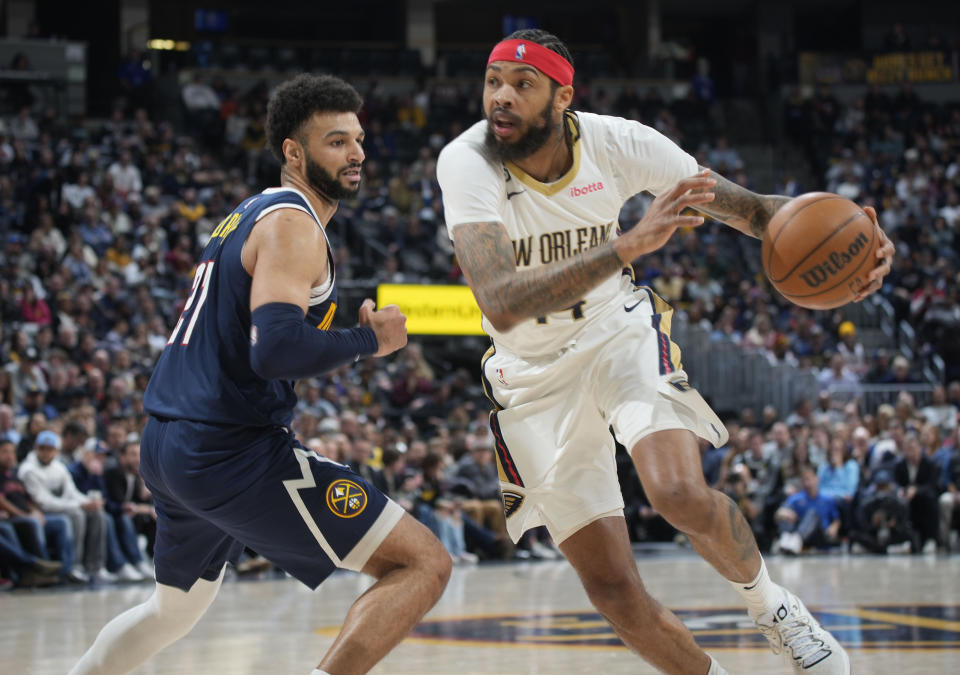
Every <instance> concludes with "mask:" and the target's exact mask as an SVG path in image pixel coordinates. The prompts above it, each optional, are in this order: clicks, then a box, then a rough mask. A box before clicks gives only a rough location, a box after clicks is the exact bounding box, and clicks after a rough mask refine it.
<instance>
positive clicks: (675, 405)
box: [591, 316, 727, 451]
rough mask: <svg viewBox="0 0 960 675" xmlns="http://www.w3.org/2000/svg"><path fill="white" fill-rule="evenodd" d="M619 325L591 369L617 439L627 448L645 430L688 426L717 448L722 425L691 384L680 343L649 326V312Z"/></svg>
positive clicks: (646, 433) (661, 329) (723, 437)
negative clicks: (682, 359) (647, 314)
mask: <svg viewBox="0 0 960 675" xmlns="http://www.w3.org/2000/svg"><path fill="white" fill-rule="evenodd" d="M637 318H638V319H639V318H640V317H637ZM648 322H649V323H648ZM621 328H622V330H620V331H618V332H617V333H616V334H611V336H610V340H609V341H608V342H607V344H605V345H604V348H603V349H602V350H601V351H600V353H599V354H598V357H597V359H596V360H595V362H594V364H593V371H592V373H591V379H592V381H593V382H594V385H595V387H596V392H597V393H596V397H597V400H598V403H599V405H600V408H601V409H602V410H604V411H605V412H606V419H607V420H608V421H609V423H610V425H611V426H612V427H613V431H614V433H615V434H616V436H617V439H618V440H619V441H620V443H622V444H623V445H624V446H625V447H626V448H627V449H628V450H630V451H632V450H633V449H634V447H635V446H636V444H637V443H638V442H639V441H640V440H641V439H643V438H645V437H647V436H649V435H650V434H653V433H655V432H658V431H665V430H674V429H687V430H689V431H691V432H693V433H694V434H695V435H697V436H700V437H702V438H705V439H707V440H709V441H710V442H711V443H713V444H714V445H715V446H718V447H719V445H721V444H722V443H725V442H726V439H727V432H726V428H725V427H724V425H723V423H722V422H721V420H720V418H719V417H717V415H716V413H715V412H714V411H713V410H712V409H711V408H710V406H709V405H708V404H707V402H706V401H704V400H703V397H702V396H701V395H700V393H699V392H698V391H697V390H696V389H694V388H693V387H691V386H690V383H689V381H688V380H687V374H686V372H684V370H683V369H682V367H681V363H680V351H679V347H677V346H676V345H675V344H674V343H673V342H672V341H671V340H670V336H669V332H668V331H666V330H664V326H662V325H656V326H655V325H653V322H652V321H651V319H650V317H649V316H648V317H646V321H632V322H630V323H625V324H624V325H623V326H622V327H621Z"/></svg>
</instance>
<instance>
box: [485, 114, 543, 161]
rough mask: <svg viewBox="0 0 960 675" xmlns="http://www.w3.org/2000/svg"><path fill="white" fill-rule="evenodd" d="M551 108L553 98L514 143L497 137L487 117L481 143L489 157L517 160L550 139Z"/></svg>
mask: <svg viewBox="0 0 960 675" xmlns="http://www.w3.org/2000/svg"><path fill="white" fill-rule="evenodd" d="M552 110H553V100H550V101H547V105H545V106H544V108H543V110H541V111H540V114H539V115H537V119H536V120H534V122H533V123H531V125H530V128H529V129H528V130H527V133H525V134H524V135H523V136H521V137H520V138H519V139H517V141H516V142H514V143H504V142H503V141H501V140H500V139H498V138H497V136H496V134H494V133H493V123H492V122H491V121H490V118H489V117H488V118H487V134H486V136H485V137H484V139H483V144H484V146H485V147H486V149H487V151H488V152H489V153H490V155H491V157H493V158H494V159H496V160H497V161H500V162H518V161H520V160H522V159H526V158H527V157H529V156H530V155H532V154H533V153H535V152H536V151H537V150H539V149H540V148H542V147H543V146H544V145H546V144H547V141H548V140H550V133H551V132H552V131H553V125H552V124H551V121H550V112H551V111H552ZM537 122H539V124H537Z"/></svg>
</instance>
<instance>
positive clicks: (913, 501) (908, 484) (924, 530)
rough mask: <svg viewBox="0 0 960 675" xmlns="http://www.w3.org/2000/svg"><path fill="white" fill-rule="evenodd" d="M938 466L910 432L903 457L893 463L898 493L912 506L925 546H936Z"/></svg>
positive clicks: (930, 548) (913, 519)
mask: <svg viewBox="0 0 960 675" xmlns="http://www.w3.org/2000/svg"><path fill="white" fill-rule="evenodd" d="M939 473H940V472H939V471H938V470H937V466H936V465H935V464H934V463H933V460H931V459H930V458H929V457H927V456H926V455H924V453H923V446H922V445H921V444H920V439H919V438H917V437H916V436H914V435H909V436H907V437H906V439H905V441H904V448H903V457H902V458H901V459H900V460H899V461H898V462H897V463H896V464H895V465H894V467H893V479H894V481H896V483H897V485H898V486H899V490H898V492H899V496H900V497H901V498H902V499H903V500H904V501H905V502H907V504H908V505H909V508H910V522H911V523H912V525H913V529H914V530H915V531H916V532H917V534H918V535H919V536H920V542H921V546H922V547H923V548H922V550H923V551H924V552H931V553H935V552H936V550H937V479H938V478H939Z"/></svg>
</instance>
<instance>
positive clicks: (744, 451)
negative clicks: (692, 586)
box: [0, 52, 960, 586]
mask: <svg viewBox="0 0 960 675" xmlns="http://www.w3.org/2000/svg"><path fill="white" fill-rule="evenodd" d="M201 56H202V55H199V56H198V57H197V61H196V62H195V63H192V64H187V65H189V66H191V67H189V68H184V69H180V68H169V69H165V70H164V72H163V73H162V74H157V75H156V76H155V75H154V73H153V72H151V70H150V69H148V68H146V67H145V66H144V63H145V62H144V60H143V55H142V54H140V53H138V52H130V53H129V54H128V56H127V57H126V59H125V60H123V62H122V63H121V64H120V69H119V72H118V74H117V75H116V86H115V90H116V91H117V92H119V94H118V95H117V96H115V97H114V98H112V99H111V101H110V103H109V106H107V108H108V109H107V110H106V111H104V114H102V115H97V116H84V115H76V114H75V115H73V116H70V117H67V116H64V115H61V114H59V112H58V111H57V110H56V109H55V108H54V107H53V106H51V105H49V104H48V103H46V102H44V101H43V100H42V98H43V97H41V96H38V95H37V92H36V91H34V90H32V89H31V87H30V86H26V85H25V86H22V87H17V88H14V89H11V91H10V94H9V95H8V96H7V97H6V99H5V101H6V106H7V109H6V112H5V114H3V115H2V116H0V237H2V239H0V246H2V251H0V362H2V363H3V367H2V369H0V577H3V578H4V581H0V584H4V585H10V584H11V583H16V584H19V585H22V586H34V585H49V584H57V583H69V582H73V583H78V584H85V583H88V582H90V581H91V580H93V581H96V582H106V583H113V582H118V581H136V580H142V579H147V578H149V577H150V576H151V566H150V563H149V560H150V552H151V550H152V539H153V536H154V530H153V523H154V519H155V513H154V512H153V510H152V506H151V504H150V496H149V493H148V492H147V491H146V490H145V488H144V486H143V483H142V481H141V480H140V479H139V477H138V475H137V465H138V459H139V444H138V439H139V432H140V430H141V429H142V427H143V424H144V421H145V417H144V412H143V408H142V394H143V391H144V388H145V386H146V383H147V381H148V379H149V376H150V372H151V369H152V366H153V363H154V361H155V359H156V358H157V356H158V354H159V353H160V351H162V349H163V348H164V346H165V344H166V340H167V335H168V332H169V330H170V328H171V326H172V325H173V321H174V320H175V318H176V316H177V315H178V314H179V312H180V311H181V309H182V306H183V304H184V302H185V300H186V297H187V295H188V294H189V291H190V287H191V281H192V274H193V270H194V261H195V259H196V255H197V253H198V252H199V250H200V249H201V248H202V246H203V245H204V243H205V242H206V239H207V238H208V236H209V234H210V232H211V231H212V230H213V229H214V228H215V227H216V225H217V223H218V222H219V220H220V219H221V218H222V217H223V216H224V215H225V214H227V213H228V212H229V210H230V209H231V208H232V207H233V206H234V205H235V204H236V203H237V202H239V201H241V200H242V199H244V198H245V197H247V196H249V195H251V194H254V193H256V192H258V191H259V190H261V189H263V188H265V187H268V186H271V185H274V184H276V183H277V180H278V175H279V173H278V165H277V163H276V161H275V160H274V159H273V158H272V157H271V156H270V154H269V151H268V150H267V149H266V148H265V132H264V121H265V110H266V103H267V100H268V97H269V93H270V90H271V86H272V84H271V83H273V84H275V81H276V79H277V78H273V79H272V80H268V79H266V78H261V79H254V80H252V81H251V80H231V78H230V77H229V76H228V75H224V74H223V72H222V71H221V70H217V69H205V68H203V67H201V66H203V65H204V64H203V59H202V58H201ZM574 56H575V58H576V57H577V53H576V52H575V54H574ZM588 62H589V59H588ZM10 67H11V68H12V69H21V70H27V69H29V68H30V64H29V62H28V61H25V57H24V56H23V55H18V56H17V57H16V58H15V59H14V61H13V62H12V63H11V64H10ZM481 67H482V66H481ZM472 74H474V75H476V77H469V78H465V79H444V78H435V77H420V78H418V79H416V81H415V83H414V84H413V85H412V86H410V87H407V88H406V89H404V88H402V87H400V88H398V86H397V85H396V83H393V84H392V85H391V86H384V84H383V83H382V82H381V81H379V80H378V79H374V78H369V77H367V78H363V79H362V80H358V81H357V82H356V85H357V87H358V89H359V90H360V91H361V93H362V94H363V96H364V99H365V106H364V109H363V112H362V115H361V118H362V120H361V121H362V122H363V125H364V127H365V129H366V132H367V139H366V142H365V151H366V154H367V160H366V162H365V166H364V182H363V185H362V188H361V191H360V193H359V194H358V195H357V197H356V198H355V199H352V200H350V201H348V202H342V203H341V206H340V210H339V212H338V213H337V216H336V218H335V220H334V221H333V222H332V223H331V224H330V225H329V227H328V233H329V234H330V235H331V239H332V241H333V244H334V247H335V249H336V256H337V260H336V264H337V274H338V281H339V283H340V285H341V298H343V303H342V304H341V307H342V310H341V312H339V313H338V322H339V324H340V325H350V324H352V323H353V321H354V317H355V312H356V308H357V307H358V305H359V301H360V300H362V298H363V297H364V296H367V295H370V296H372V295H373V294H374V292H375V288H376V285H377V284H378V283H382V282H403V283H447V284H459V283H463V279H462V276H461V273H460V271H459V269H458V267H457V264H456V260H455V258H454V256H453V252H452V247H451V245H450V242H449V239H448V237H447V234H446V229H445V226H444V222H443V203H442V195H441V193H440V191H439V187H438V184H437V181H436V158H437V155H438V153H439V151H440V150H441V148H442V147H443V146H444V144H445V143H447V142H448V141H449V140H451V139H452V138H453V137H455V136H456V135H457V134H459V133H460V132H461V131H462V130H463V129H465V128H467V127H468V126H469V125H471V124H472V123H474V122H475V121H476V120H478V119H479V118H480V117H481V110H480V106H479V101H480V84H481V82H480V78H479V72H477V73H472ZM281 79H282V78H281ZM688 84H689V86H687V87H685V88H684V89H683V91H682V93H679V94H676V93H674V94H672V93H670V92H666V93H665V92H664V90H663V89H662V88H658V87H641V86H638V85H635V83H633V81H626V80H625V81H624V82H622V83H620V84H617V85H614V86H611V85H610V83H609V81H608V80H606V79H603V80H601V79H599V78H596V79H592V78H590V77H580V79H579V81H578V82H577V89H576V90H577V100H576V102H575V105H574V108H575V109H577V110H587V111H594V112H601V113H607V114H614V115H621V116H624V117H627V118H630V119H636V120H639V121H641V122H643V123H645V124H648V125H650V126H653V127H655V128H656V129H658V130H659V131H661V132H662V133H664V134H665V135H667V136H669V137H670V138H672V139H674V140H675V141H676V142H677V143H679V144H680V145H681V146H682V147H683V148H684V149H686V150H687V151H688V152H690V153H691V154H693V155H695V156H696V157H697V159H698V160H699V162H700V163H701V164H702V165H705V166H709V167H711V168H713V169H715V170H717V171H719V172H721V173H723V174H724V175H726V176H728V177H730V178H731V179H732V180H734V181H736V182H738V183H740V184H742V185H744V186H746V187H749V188H751V189H756V190H760V191H775V192H777V193H781V194H788V195H792V196H794V195H798V194H801V193H803V192H806V191H811V190H818V189H825V190H829V191H832V192H837V193H839V194H841V195H843V196H846V197H849V198H850V199H853V200H855V201H857V202H858V203H860V204H863V205H871V206H874V207H875V208H876V209H877V211H878V213H879V217H880V221H881V223H882V225H883V227H884V229H885V231H886V232H887V234H888V236H889V237H890V238H891V240H893V242H894V243H895V244H896V247H897V252H898V256H897V260H896V264H895V266H894V270H893V272H892V273H891V274H890V275H889V276H888V277H887V283H886V285H885V286H884V288H883V289H882V291H881V292H880V293H879V294H878V296H879V297H876V298H873V299H871V301H870V302H869V303H865V304H866V305H868V306H866V307H862V308H851V309H845V310H840V311H835V312H810V311H807V310H803V309H801V308H798V307H796V306H793V305H791V304H789V303H788V302H786V301H785V300H783V298H781V297H780V296H778V295H777V294H776V293H775V292H773V291H772V290H771V289H770V287H769V285H768V284H767V283H766V280H765V279H764V277H763V275H762V272H761V270H760V264H759V243H758V242H756V241H755V240H750V239H748V238H746V237H743V236H742V235H740V234H739V233H737V232H735V231H734V230H732V229H731V228H728V227H726V226H723V225H722V224H719V223H708V224H706V225H704V226H703V227H701V228H698V229H697V230H696V231H695V232H694V231H690V232H679V233H678V234H677V235H676V236H675V237H674V238H673V239H672V240H671V242H670V243H669V244H668V245H667V246H665V247H664V248H663V249H661V250H660V251H658V252H657V253H655V254H653V255H650V256H648V257H646V258H644V259H641V260H638V261H636V263H635V265H634V267H635V272H636V279H637V282H638V283H642V284H645V285H649V286H651V287H652V288H654V289H655V290H656V291H657V292H658V293H659V294H660V295H662V296H663V297H664V298H665V299H666V300H668V301H669V302H670V303H671V304H673V306H674V307H675V308H676V310H677V313H678V322H679V323H681V324H682V325H684V326H686V327H688V328H690V327H696V328H697V329H698V330H700V331H701V332H702V333H703V334H704V335H707V336H709V340H710V341H712V342H713V343H716V344H720V343H723V344H726V345H736V348H737V349H738V350H739V351H742V352H743V353H744V354H754V355H761V356H762V357H763V359H764V360H765V361H766V362H767V363H769V364H771V365H772V366H777V367H780V368H781V369H786V371H784V372H788V373H801V372H803V373H807V374H812V377H813V378H814V381H815V383H816V386H815V388H814V390H812V391H810V392H807V393H806V394H805V395H803V396H797V397H795V399H794V400H791V401H790V402H789V405H786V406H781V408H780V409H778V408H777V407H775V406H773V405H770V404H769V402H768V401H764V400H762V399H759V398H758V399H757V400H755V401H754V402H753V404H751V405H749V406H737V407H732V408H731V407H730V406H728V405H726V403H725V401H724V400H722V398H721V397H716V398H714V399H713V400H711V403H712V404H713V405H714V407H715V408H716V409H717V410H718V411H719V412H721V413H722V415H723V417H724V419H725V421H726V423H727V426H728V429H729V431H730V442H729V444H728V445H727V446H725V447H723V448H720V449H713V448H711V447H709V446H705V447H704V450H703V467H704V474H705V476H706V478H707V480H708V482H710V483H711V484H712V485H714V486H716V487H717V488H718V489H722V490H724V491H725V492H727V493H728V494H729V495H730V496H731V497H732V498H733V499H734V500H735V501H736V502H737V503H738V504H739V505H740V507H741V508H742V509H743V511H744V512H745V513H746V514H747V516H748V518H749V520H750V522H751V523H752V525H753V527H754V530H755V532H756V534H757V537H758V539H759V540H760V542H761V546H762V548H763V549H764V550H773V551H776V552H782V553H784V554H800V553H802V552H803V551H806V550H824V549H827V550H829V549H833V550H844V551H850V552H854V553H856V552H874V553H884V552H886V553H921V552H926V553H931V552H936V551H938V550H940V551H948V550H950V549H951V547H953V548H954V550H956V545H957V544H956V525H957V523H958V520H957V518H956V513H957V511H958V510H960V508H958V505H960V491H958V487H960V445H958V424H957V417H958V407H960V354H958V353H957V350H958V348H960V303H958V299H960V298H958V288H960V284H958V255H960V102H953V103H950V102H943V101H938V102H935V101H929V100H924V98H923V97H922V96H920V95H919V94H918V93H917V92H915V91H914V89H913V88H912V87H911V86H910V85H909V84H904V85H901V86H896V87H879V86H873V87H869V88H868V87H866V86H865V87H863V88H862V91H861V94H860V95H858V96H856V97H854V98H852V99H849V100H846V101H843V102H842V101H841V100H839V99H838V98H836V97H835V96H834V94H833V93H832V91H831V89H830V88H829V87H828V86H818V87H816V88H801V87H799V86H798V87H797V88H796V89H795V90H794V91H793V92H792V93H791V94H790V95H789V96H787V97H786V98H785V101H784V104H783V106H782V109H781V110H780V112H779V115H780V123H781V125H782V132H783V133H782V135H781V136H780V138H779V139H778V140H777V143H776V144H775V145H774V146H772V147H773V151H774V152H775V153H776V156H777V158H778V161H777V162H774V165H775V166H777V167H778V169H777V171H776V172H775V173H774V174H772V175H767V174H765V175H763V176H760V177H758V176H757V175H756V174H755V172H754V171H753V169H752V164H751V161H750V160H751V158H752V157H751V155H750V153H749V152H747V151H744V152H741V149H740V147H739V144H738V142H737V140H736V139H737V138H738V137H739V136H740V135H741V133H740V131H739V127H738V121H737V119H736V118H735V116H734V115H732V114H730V108H729V107H728V106H726V105H724V103H723V101H722V100H720V99H719V98H718V97H717V94H716V92H715V87H714V84H713V82H712V80H711V79H710V76H709V71H708V69H705V68H698V69H697V71H696V73H695V74H694V75H693V76H692V79H691V80H690V81H689V83H688ZM779 160H782V161H779ZM758 183H759V184H760V185H758ZM771 183H772V184H771ZM761 187H763V188H765V189H764V190H761ZM650 199H651V197H650V196H649V195H638V196H637V197H635V198H633V199H631V200H630V201H628V202H627V204H625V206H624V209H623V212H622V213H621V226H622V227H624V228H628V227H631V226H632V225H633V224H634V223H636V222H637V221H638V220H639V219H640V218H641V217H642V215H643V213H644V212H645V209H646V207H647V205H648V204H649V202H650ZM883 326H886V327H887V329H886V330H884V329H883ZM680 346H681V348H683V347H684V344H683V343H682V342H681V344H680ZM484 349H485V344H484V342H483V340H482V339H479V338H473V339H469V338H465V339H456V340H455V339H452V338H451V339H441V338H420V339H418V338H414V339H412V340H411V343H410V345H409V346H408V347H407V348H406V349H405V350H403V351H402V352H400V353H399V354H397V355H396V356H394V357H391V358H387V359H380V360H367V361H364V362H361V363H359V364H357V365H356V366H355V367H347V368H342V369H339V370H337V371H336V372H333V373H330V374H328V375H326V376H324V377H321V378H315V379H311V380H305V381H302V382H300V383H299V384H298V393H299V394H300V403H299V406H298V409H297V415H296V418H295V421H294V428H295V430H296V432H297V434H298V435H299V437H300V438H301V439H302V440H303V442H304V443H305V444H306V445H308V446H309V447H311V448H313V449H315V450H316V451H317V452H320V453H321V454H324V455H326V456H328V457H330V458H331V459H335V460H337V461H341V462H344V463H347V464H350V465H351V466H353V467H354V468H356V469H357V470H358V471H359V472H361V473H362V474H364V475H365V476H367V477H368V478H369V479H370V480H371V481H373V482H374V484H376V485H378V486H379V487H380V488H381V489H383V490H384V491H385V492H386V493H387V494H389V495H390V496H391V497H393V498H394V499H396V500H397V501H398V502H399V503H401V504H402V505H403V506H404V507H405V508H406V509H408V510H409V511H410V512H412V513H414V514H415V515H416V516H417V517H418V518H419V519H420V520H421V521H423V522H424V523H426V524H427V525H428V526H429V527H430V528H431V529H432V530H433V531H434V532H435V533H436V534H437V535H438V536H439V537H440V538H441V540H442V541H443V542H444V544H445V545H446V546H447V547H448V549H449V550H450V551H451V553H452V554H453V555H454V557H455V559H456V560H457V561H459V562H463V563H472V562H476V561H478V560H503V559H511V558H521V559H530V558H533V559H543V558H554V557H557V556H558V555H559V554H558V552H557V550H556V548H555V546H554V545H553V544H552V542H551V541H550V539H549V537H548V536H547V534H546V533H545V532H543V531H534V532H533V533H530V534H529V535H528V536H527V537H525V539H524V540H523V541H521V542H520V543H519V544H518V545H513V544H512V543H511V542H509V541H508V539H507V537H506V536H505V528H504V522H503V512H502V507H501V504H500V498H499V489H498V480H497V470H496V458H495V448H494V445H493V438H492V434H491V432H490V429H489V425H488V420H487V415H488V411H489V405H488V403H487V402H486V400H485V399H484V397H483V392H482V388H481V386H480V377H479V373H478V365H479V360H480V357H481V355H482V352H483V351H484ZM690 379H691V382H692V383H693V384H694V385H695V386H696V385H697V372H695V371H693V372H691V373H690ZM705 393H706V394H707V395H708V398H709V397H710V393H711V392H705ZM618 463H619V466H620V469H621V482H622V488H623V491H624V496H625V499H626V502H627V516H628V523H629V525H630V531H631V536H632V537H633V538H634V539H635V540H636V541H674V540H678V541H682V536H680V535H678V534H677V533H676V532H675V531H673V530H672V529H671V528H670V527H669V525H667V524H666V523H665V522H664V521H663V520H662V519H661V518H659V516H658V515H657V514H656V513H655V512H654V511H653V510H652V509H651V508H650V507H649V504H648V503H647V502H646V500H645V497H644V495H643V491H642V488H641V486H640V484H639V482H638V481H637V479H636V474H635V471H634V470H633V469H632V467H631V465H630V462H629V458H628V457H627V456H626V454H625V453H623V452H622V449H620V452H619V453H618ZM266 567H268V564H267V563H266V562H265V561H263V560H262V559H260V558H258V556H257V555H256V552H255V551H248V552H247V554H246V559H245V560H244V562H243V563H242V564H241V570H242V571H255V570H262V569H264V568H266Z"/></svg>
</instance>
